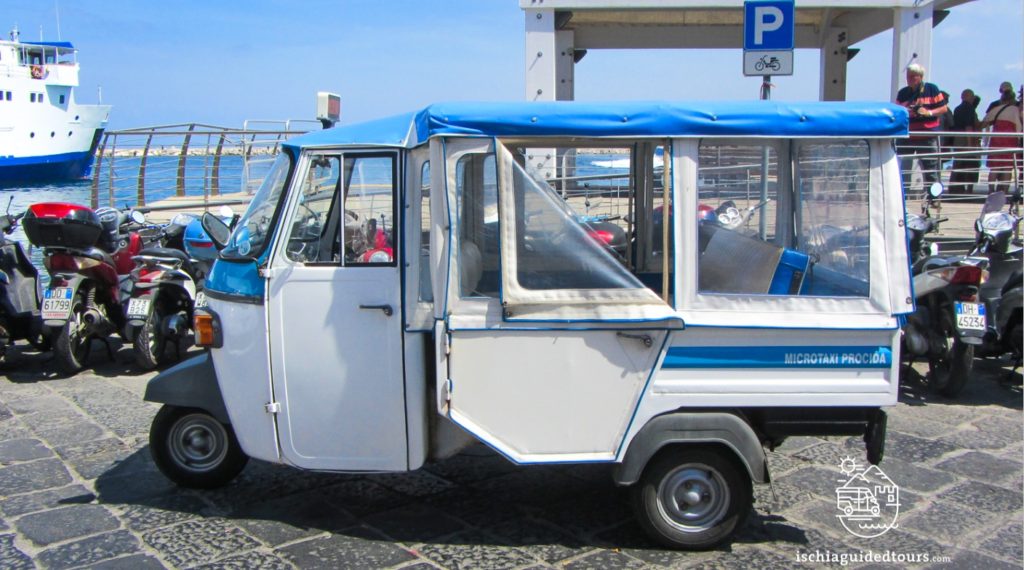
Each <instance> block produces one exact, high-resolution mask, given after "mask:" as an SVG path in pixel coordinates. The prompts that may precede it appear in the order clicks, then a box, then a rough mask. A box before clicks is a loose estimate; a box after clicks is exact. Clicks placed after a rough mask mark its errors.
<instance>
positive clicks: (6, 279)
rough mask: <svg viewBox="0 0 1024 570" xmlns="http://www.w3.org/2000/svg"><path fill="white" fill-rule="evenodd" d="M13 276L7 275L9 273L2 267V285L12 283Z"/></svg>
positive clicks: (0, 272) (0, 281) (0, 276)
mask: <svg viewBox="0 0 1024 570" xmlns="http://www.w3.org/2000/svg"><path fill="white" fill-rule="evenodd" d="M10 284H11V278H10V277H8V276H7V273H5V272H4V270H3V269H0V285H10Z"/></svg>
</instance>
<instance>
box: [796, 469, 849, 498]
mask: <svg viewBox="0 0 1024 570" xmlns="http://www.w3.org/2000/svg"><path fill="white" fill-rule="evenodd" d="M845 482H846V478H844V477H843V474H842V473H840V472H839V471H838V470H834V471H833V470H828V469H823V468H821V467H805V468H803V469H798V470H797V471H794V472H792V473H790V474H789V475H787V476H786V483H788V484H790V485H796V486H797V487H799V488H801V489H804V490H806V491H808V492H810V493H813V494H814V495H817V496H818V497H821V498H823V499H834V498H835V496H836V487H837V486H839V485H842V484H843V483H845Z"/></svg>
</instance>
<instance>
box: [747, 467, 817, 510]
mask: <svg viewBox="0 0 1024 570" xmlns="http://www.w3.org/2000/svg"><path fill="white" fill-rule="evenodd" d="M790 474H791V473H790ZM790 474H787V475H786V476H784V477H780V478H778V479H775V480H774V481H773V482H772V485H771V486H769V485H754V499H755V501H754V508H756V509H757V510H758V512H761V513H766V514H778V513H782V512H786V511H788V510H789V509H792V508H794V507H799V506H801V505H804V504H806V503H807V501H809V500H813V499H814V495H812V493H811V490H810V489H807V488H806V487H803V486H801V485H798V484H796V483H794V482H793V481H791V479H790V476H789V475H790ZM773 487H774V492H773V491H772V488H773Z"/></svg>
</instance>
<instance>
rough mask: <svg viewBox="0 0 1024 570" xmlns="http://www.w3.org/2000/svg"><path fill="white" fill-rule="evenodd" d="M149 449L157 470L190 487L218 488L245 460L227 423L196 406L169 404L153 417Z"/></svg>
mask: <svg viewBox="0 0 1024 570" xmlns="http://www.w3.org/2000/svg"><path fill="white" fill-rule="evenodd" d="M149 451H150V453H151V454H152V456H153V461H154V462H155V463H156V466H157V467H158V468H159V469H160V472H161V473H163V474H164V475H165V476H167V478H168V479H170V480H171V481H174V482H175V483H177V484H178V485H181V486H182V487H189V488H192V489H214V488H217V487H222V486H224V485H226V484H228V483H229V482H230V481H231V480H232V479H234V478H235V477H236V476H237V475H238V474H239V473H240V472H241V471H242V469H243V468H244V467H245V464H246V463H247V462H248V461H249V457H248V456H247V455H246V454H245V452H243V451H242V447H241V446H240V445H238V439H237V438H235V432H234V430H232V429H231V426H230V425H228V424H223V423H221V422H219V421H217V418H215V417H213V416H211V415H210V414H208V413H207V412H205V411H203V410H200V409H198V408H182V407H178V406H171V405H164V406H163V407H162V408H160V411H159V412H157V414H156V417H155V418H153V425H152V426H150V428H149Z"/></svg>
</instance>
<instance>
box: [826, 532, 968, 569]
mask: <svg viewBox="0 0 1024 570" xmlns="http://www.w3.org/2000/svg"><path fill="white" fill-rule="evenodd" d="M898 523H899V521H897V524H898ZM844 532H845V531H844ZM855 544H862V545H863V546H862V549H863V550H871V551H873V552H886V551H892V552H893V553H897V554H899V553H903V554H906V555H909V556H913V557H922V556H924V555H927V556H928V557H929V558H930V559H934V558H935V557H936V556H952V555H953V554H955V552H956V551H955V549H954V548H953V547H952V546H950V545H948V544H940V543H939V542H936V541H934V540H930V539H928V538H923V537H919V536H917V535H915V534H912V533H910V532H907V531H905V530H903V529H901V528H894V529H891V530H889V531H887V532H885V533H884V534H882V535H881V536H876V537H874V538H870V539H859V542H857V543H855ZM916 565H917V566H920V565H921V564H916ZM890 567H891V566H890Z"/></svg>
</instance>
